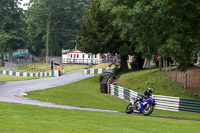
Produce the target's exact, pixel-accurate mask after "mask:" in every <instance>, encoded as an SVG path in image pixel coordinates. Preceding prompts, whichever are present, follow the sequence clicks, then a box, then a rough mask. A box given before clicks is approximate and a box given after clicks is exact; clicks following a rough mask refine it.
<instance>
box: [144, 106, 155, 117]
mask: <svg viewBox="0 0 200 133" xmlns="http://www.w3.org/2000/svg"><path fill="white" fill-rule="evenodd" d="M153 109H154V108H153V106H152V105H151V104H146V105H145V106H144V108H143V114H144V115H150V114H151V113H152V112H153Z"/></svg>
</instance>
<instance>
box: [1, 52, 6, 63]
mask: <svg viewBox="0 0 200 133" xmlns="http://www.w3.org/2000/svg"><path fill="white" fill-rule="evenodd" d="M1 65H2V66H4V65H5V63H4V57H3V52H2V53H1Z"/></svg>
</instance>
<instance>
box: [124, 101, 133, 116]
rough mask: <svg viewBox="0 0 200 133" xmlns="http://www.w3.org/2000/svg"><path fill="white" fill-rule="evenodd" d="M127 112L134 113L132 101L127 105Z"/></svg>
mask: <svg viewBox="0 0 200 133" xmlns="http://www.w3.org/2000/svg"><path fill="white" fill-rule="evenodd" d="M125 112H126V113H127V114H131V113H133V105H132V103H130V104H128V105H127V107H126V110H125Z"/></svg>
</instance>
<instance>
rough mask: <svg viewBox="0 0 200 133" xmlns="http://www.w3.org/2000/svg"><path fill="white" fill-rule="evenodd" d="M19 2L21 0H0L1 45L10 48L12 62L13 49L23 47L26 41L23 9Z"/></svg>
mask: <svg viewBox="0 0 200 133" xmlns="http://www.w3.org/2000/svg"><path fill="white" fill-rule="evenodd" d="M19 2H20V0H1V2H0V18H1V20H0V25H1V26H0V35H1V38H2V40H1V45H5V47H6V48H8V49H9V61H10V62H12V61H13V49H16V48H19V47H22V46H23V45H24V42H25V40H24V37H25V35H24V28H23V25H24V22H23V19H22V15H23V12H22V11H23V10H22V9H21V8H19V7H18V4H20V3H19ZM1 50H2V49H1ZM2 52H3V51H2Z"/></svg>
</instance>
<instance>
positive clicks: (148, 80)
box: [118, 69, 200, 99]
mask: <svg viewBox="0 0 200 133" xmlns="http://www.w3.org/2000/svg"><path fill="white" fill-rule="evenodd" d="M118 85H119V86H123V87H125V88H129V89H131V90H134V91H137V92H140V93H142V92H143V91H144V90H146V89H147V88H148V87H152V88H154V92H153V94H157V95H165V96H174V97H182V98H191V99H200V97H199V96H197V95H196V94H194V93H191V92H190V91H188V90H187V89H184V88H182V87H181V86H180V85H178V84H176V83H175V82H174V81H173V80H171V79H170V78H168V77H167V74H166V73H164V72H159V71H158V69H152V70H142V71H136V72H130V73H126V74H123V75H121V77H120V79H119V80H118Z"/></svg>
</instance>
